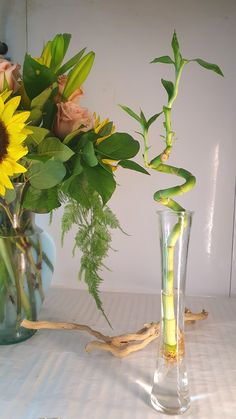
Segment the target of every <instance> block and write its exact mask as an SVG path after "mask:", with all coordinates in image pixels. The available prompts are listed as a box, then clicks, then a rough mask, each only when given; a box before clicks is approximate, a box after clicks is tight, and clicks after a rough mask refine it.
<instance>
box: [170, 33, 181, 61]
mask: <svg viewBox="0 0 236 419" xmlns="http://www.w3.org/2000/svg"><path fill="white" fill-rule="evenodd" d="M171 46H172V49H173V53H174V57H175V66H176V68H177V69H178V68H179V67H180V65H181V61H182V55H181V53H180V47H179V41H178V38H177V34H176V32H175V31H174V33H173V38H172V42H171Z"/></svg>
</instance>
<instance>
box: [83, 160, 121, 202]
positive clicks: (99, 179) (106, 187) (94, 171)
mask: <svg viewBox="0 0 236 419" xmlns="http://www.w3.org/2000/svg"><path fill="white" fill-rule="evenodd" d="M84 173H85V175H86V177H87V180H88V183H89V185H91V187H92V188H93V189H94V190H95V191H97V193H99V195H100V196H101V198H102V201H103V203H104V205H105V204H106V203H107V202H108V201H109V199H110V198H111V196H112V194H113V192H114V191H115V188H116V182H115V179H114V177H113V174H112V173H109V172H107V171H106V170H104V169H103V167H101V166H100V165H98V166H96V167H87V166H86V167H84Z"/></svg>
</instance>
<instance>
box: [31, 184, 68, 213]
mask: <svg viewBox="0 0 236 419" xmlns="http://www.w3.org/2000/svg"><path fill="white" fill-rule="evenodd" d="M23 206H24V208H27V209H28V210H30V211H33V212H37V213H40V214H44V213H47V212H50V211H52V210H53V209H55V208H59V207H60V206H61V203H60V201H59V198H58V190H57V187H54V188H50V189H36V188H33V186H29V187H28V188H27V190H26V193H25V197H24V202H23Z"/></svg>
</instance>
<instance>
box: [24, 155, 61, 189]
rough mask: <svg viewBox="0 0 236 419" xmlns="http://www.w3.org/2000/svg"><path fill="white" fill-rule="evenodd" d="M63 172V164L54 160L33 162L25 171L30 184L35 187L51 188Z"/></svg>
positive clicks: (58, 181) (59, 179)
mask: <svg viewBox="0 0 236 419" xmlns="http://www.w3.org/2000/svg"><path fill="white" fill-rule="evenodd" d="M65 174H66V169H65V166H64V165H63V163H61V162H60V161H56V160H48V161H47V162H46V163H43V162H37V163H34V164H32V166H31V167H30V168H29V170H28V172H27V175H28V178H29V182H30V184H31V186H33V187H34V188H36V189H48V188H53V187H54V186H56V185H58V184H59V183H60V182H61V181H62V179H63V178H64V177H65Z"/></svg>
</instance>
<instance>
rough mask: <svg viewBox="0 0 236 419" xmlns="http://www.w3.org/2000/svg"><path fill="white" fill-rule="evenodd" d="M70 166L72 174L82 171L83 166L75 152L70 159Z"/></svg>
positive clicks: (78, 173)
mask: <svg viewBox="0 0 236 419" xmlns="http://www.w3.org/2000/svg"><path fill="white" fill-rule="evenodd" d="M70 167H71V172H72V174H73V175H80V173H82V172H83V170H84V169H83V166H82V164H81V156H80V155H78V154H75V155H74V156H73V157H72V159H71V160H70Z"/></svg>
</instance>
